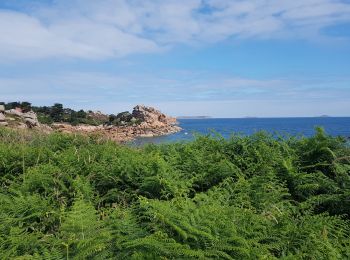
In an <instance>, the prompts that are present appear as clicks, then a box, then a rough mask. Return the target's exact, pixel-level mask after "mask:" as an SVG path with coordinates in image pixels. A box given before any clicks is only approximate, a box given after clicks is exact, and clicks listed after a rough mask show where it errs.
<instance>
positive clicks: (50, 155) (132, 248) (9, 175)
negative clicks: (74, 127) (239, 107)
mask: <svg viewBox="0 0 350 260" xmlns="http://www.w3.org/2000/svg"><path fill="white" fill-rule="evenodd" d="M0 182H1V186H0V259H276V258H278V259H349V258H350V237H349V234H350V222H349V214H350V148H349V147H348V146H347V144H346V142H345V140H344V139H342V138H334V137H330V136H327V135H326V134H325V133H324V132H323V131H322V129H317V132H316V134H315V136H313V137H311V138H294V137H292V138H275V137H273V136H270V135H268V134H266V133H258V134H256V135H253V136H249V137H244V136H237V135H234V136H232V138H230V139H227V140H225V139H223V138H221V137H211V136H201V137H198V138H197V139H196V140H195V141H193V142H190V143H176V144H165V145H160V146H155V145H150V146H146V147H143V148H131V147H126V146H121V145H118V144H115V143H112V142H108V141H105V140H103V139H101V138H100V137H98V136H95V137H82V136H76V135H63V134H57V133H55V134H51V135H40V134H38V135H36V134H33V133H32V134H28V133H26V132H24V133H22V134H19V133H18V132H12V131H9V130H4V129H1V131H0Z"/></svg>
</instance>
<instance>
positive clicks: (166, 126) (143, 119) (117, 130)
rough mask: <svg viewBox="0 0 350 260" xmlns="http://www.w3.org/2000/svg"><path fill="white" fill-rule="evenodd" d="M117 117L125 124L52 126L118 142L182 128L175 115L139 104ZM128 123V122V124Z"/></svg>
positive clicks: (59, 124)
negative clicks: (96, 135) (171, 115)
mask: <svg viewBox="0 0 350 260" xmlns="http://www.w3.org/2000/svg"><path fill="white" fill-rule="evenodd" d="M118 115H119V117H118V116H117V119H120V120H121V122H124V123H125V124H121V125H104V126H102V125H101V126H87V125H78V126H72V125H70V124H67V123H55V124H53V125H52V127H53V128H54V129H56V130H58V131H60V132H65V133H74V132H80V133H97V134H101V135H102V136H105V137H107V138H109V139H112V140H114V141H117V142H124V141H130V140H133V139H135V138H137V137H153V136H161V135H168V134H173V133H176V132H178V131H180V130H181V128H180V127H179V126H177V121H176V119H175V118H173V117H169V116H166V115H165V114H163V113H161V112H160V111H159V110H156V109H155V108H153V107H146V106H143V105H137V106H136V107H134V109H133V112H132V113H131V114H130V113H128V112H123V113H119V114H118ZM127 123H128V124H127Z"/></svg>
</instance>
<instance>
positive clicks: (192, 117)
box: [176, 116, 212, 119]
mask: <svg viewBox="0 0 350 260" xmlns="http://www.w3.org/2000/svg"><path fill="white" fill-rule="evenodd" d="M209 118H212V117H211V116H178V117H176V119H209Z"/></svg>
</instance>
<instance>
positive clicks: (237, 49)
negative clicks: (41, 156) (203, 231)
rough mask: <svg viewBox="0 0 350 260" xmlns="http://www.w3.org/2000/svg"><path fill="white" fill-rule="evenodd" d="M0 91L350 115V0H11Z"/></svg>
mask: <svg viewBox="0 0 350 260" xmlns="http://www.w3.org/2000/svg"><path fill="white" fill-rule="evenodd" d="M0 101H5V102H9V101H29V102H32V103H33V104H35V105H51V104H53V103H57V102H58V103H63V104H64V105H65V106H66V107H71V108H75V109H81V108H82V109H86V110H90V109H91V110H100V111H102V112H106V113H117V112H121V111H125V110H131V109H132V107H133V106H135V105H136V104H145V105H149V106H155V107H157V108H159V109H160V110H162V111H164V112H165V113H168V114H170V115H173V116H183V115H186V116H188V115H190V116H191V115H193V116H195V115H206V116H212V117H245V116H257V117H291V116H319V115H331V116H350V0H249V1H247V0H98V1H97V0H56V1H54V0H0Z"/></svg>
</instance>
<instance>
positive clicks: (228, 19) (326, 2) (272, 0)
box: [0, 0, 350, 60]
mask: <svg viewBox="0 0 350 260" xmlns="http://www.w3.org/2000/svg"><path fill="white" fill-rule="evenodd" d="M21 10H22V11H21V12H20V11H17V12H15V11H8V10H0V35H1V37H0V58H1V59H2V60H18V59H40V58H50V57H72V58H85V59H104V58H113V57H121V56H125V55H128V54H134V53H147V52H157V51H162V50H163V49H164V48H168V47H170V46H174V45H176V44H179V43H185V44H194V43H195V44H206V43H209V42H217V41H222V40H225V39H227V38H229V37H237V38H251V37H261V38H274V37H277V38H278V37H296V36H297V37H301V38H308V37H310V35H312V37H315V36H317V35H319V31H320V30H321V29H323V28H325V27H327V26H332V25H335V24H337V23H343V22H350V4H349V3H346V2H344V1H340V0H293V1H292V0H290V1H280V0H264V1H261V0H250V1H241V0H202V1H201V0H183V1H180V0H132V1H126V0H101V1H95V0H84V1H83V0H61V1H57V2H54V4H52V5H49V6H47V5H45V6H42V7H40V6H38V5H35V6H34V7H31V8H27V9H26V8H25V7H24V8H23V9H21Z"/></svg>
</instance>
